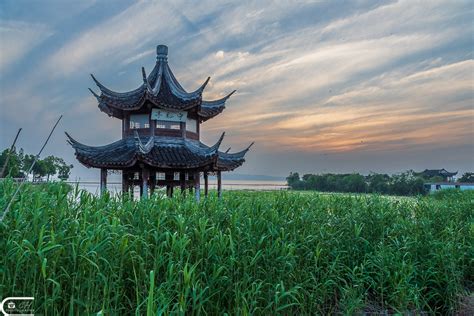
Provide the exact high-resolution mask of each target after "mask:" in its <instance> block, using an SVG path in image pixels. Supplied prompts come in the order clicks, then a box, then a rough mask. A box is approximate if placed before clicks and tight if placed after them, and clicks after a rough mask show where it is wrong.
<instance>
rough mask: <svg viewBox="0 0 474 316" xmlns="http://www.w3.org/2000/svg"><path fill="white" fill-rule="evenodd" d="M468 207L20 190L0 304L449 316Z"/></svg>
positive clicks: (470, 203)
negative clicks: (30, 299) (12, 300)
mask: <svg viewBox="0 0 474 316" xmlns="http://www.w3.org/2000/svg"><path fill="white" fill-rule="evenodd" d="M12 191H13V184H12V183H11V182H8V181H6V182H3V183H0V206H3V205H5V204H6V200H7V199H8V197H9V196H11V194H12ZM473 209H474V194H473V193H472V192H465V193H457V192H455V193H451V194H444V195H443V196H434V197H432V196H431V197H419V198H402V199H393V198H386V197H383V196H376V195H361V196H344V195H334V196H331V195H329V196H328V195H321V194H317V193H310V194H299V193H293V192H225V193H224V199H223V200H222V201H219V200H218V199H217V198H215V197H214V196H211V197H210V198H208V199H205V200H203V201H201V203H199V204H197V203H195V202H194V200H193V199H192V197H189V198H186V199H182V198H180V197H175V198H173V199H163V198H161V197H154V198H152V199H149V200H146V201H130V200H127V199H125V200H122V199H120V198H112V197H110V196H108V195H106V196H104V197H102V198H97V197H95V196H93V195H90V194H88V193H86V192H84V191H79V190H77V189H73V190H72V191H71V189H70V188H68V187H67V186H63V185H59V184H50V185H46V186H43V187H41V188H38V187H33V186H26V187H25V190H24V191H23V192H22V194H21V195H20V196H19V199H18V201H17V202H16V203H15V204H14V207H13V208H12V210H11V212H10V213H9V214H8V216H7V217H6V220H5V222H4V223H2V224H0V253H1V254H2V256H1V257H0V297H1V298H4V297H7V296H34V297H35V304H36V312H37V313H43V314H46V315H48V314H49V315H52V314H70V315H82V314H95V313H98V312H102V313H104V314H134V313H135V314H140V315H143V314H148V315H152V314H153V315H154V314H157V315H167V314H181V315H183V314H196V315H206V314H211V315H214V314H224V313H229V314H236V315H250V314H257V315H270V314H332V313H339V312H342V313H345V314H354V313H359V312H364V311H365V312H370V311H373V312H380V313H396V312H400V313H405V312H415V313H417V312H418V313H419V312H429V313H441V314H449V313H454V312H455V311H456V309H457V305H458V302H459V300H460V298H461V297H462V296H463V295H465V294H466V293H467V292H468V291H469V290H472V288H473V275H474V269H473V247H472V245H473V241H474V240H473V239H474V237H473V236H474V214H473V213H474V212H473Z"/></svg>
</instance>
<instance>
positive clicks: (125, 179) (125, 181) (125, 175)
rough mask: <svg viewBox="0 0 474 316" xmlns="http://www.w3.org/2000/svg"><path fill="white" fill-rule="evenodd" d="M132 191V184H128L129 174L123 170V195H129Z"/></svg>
mask: <svg viewBox="0 0 474 316" xmlns="http://www.w3.org/2000/svg"><path fill="white" fill-rule="evenodd" d="M129 191H130V184H129V182H128V172H127V171H125V170H122V194H123V195H128V193H129Z"/></svg>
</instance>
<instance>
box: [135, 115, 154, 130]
mask: <svg viewBox="0 0 474 316" xmlns="http://www.w3.org/2000/svg"><path fill="white" fill-rule="evenodd" d="M149 127H150V119H149V117H148V114H132V115H130V129H138V128H149Z"/></svg>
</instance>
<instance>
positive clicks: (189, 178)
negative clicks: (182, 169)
mask: <svg viewBox="0 0 474 316" xmlns="http://www.w3.org/2000/svg"><path fill="white" fill-rule="evenodd" d="M194 175H195V174H194V172H189V173H188V180H189V181H192V183H194V178H195V176H194ZM193 188H194V186H193V184H188V189H189V194H193Z"/></svg>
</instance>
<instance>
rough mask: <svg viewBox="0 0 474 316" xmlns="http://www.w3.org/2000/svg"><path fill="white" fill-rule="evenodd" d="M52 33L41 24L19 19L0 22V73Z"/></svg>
mask: <svg viewBox="0 0 474 316" xmlns="http://www.w3.org/2000/svg"><path fill="white" fill-rule="evenodd" d="M52 34H53V32H52V30H51V29H50V28H49V27H48V26H46V25H43V24H30V23H26V22H19V21H3V22H0V41H1V50H0V73H3V72H4V71H6V70H7V69H8V68H9V67H10V66H12V65H13V64H14V63H17V62H19V61H20V60H21V59H22V58H23V57H24V56H26V55H27V54H28V53H29V52H30V51H31V50H32V49H34V48H35V47H36V46H37V45H38V44H39V43H41V42H42V41H44V40H45V39H46V38H48V37H49V36H51V35H52Z"/></svg>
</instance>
